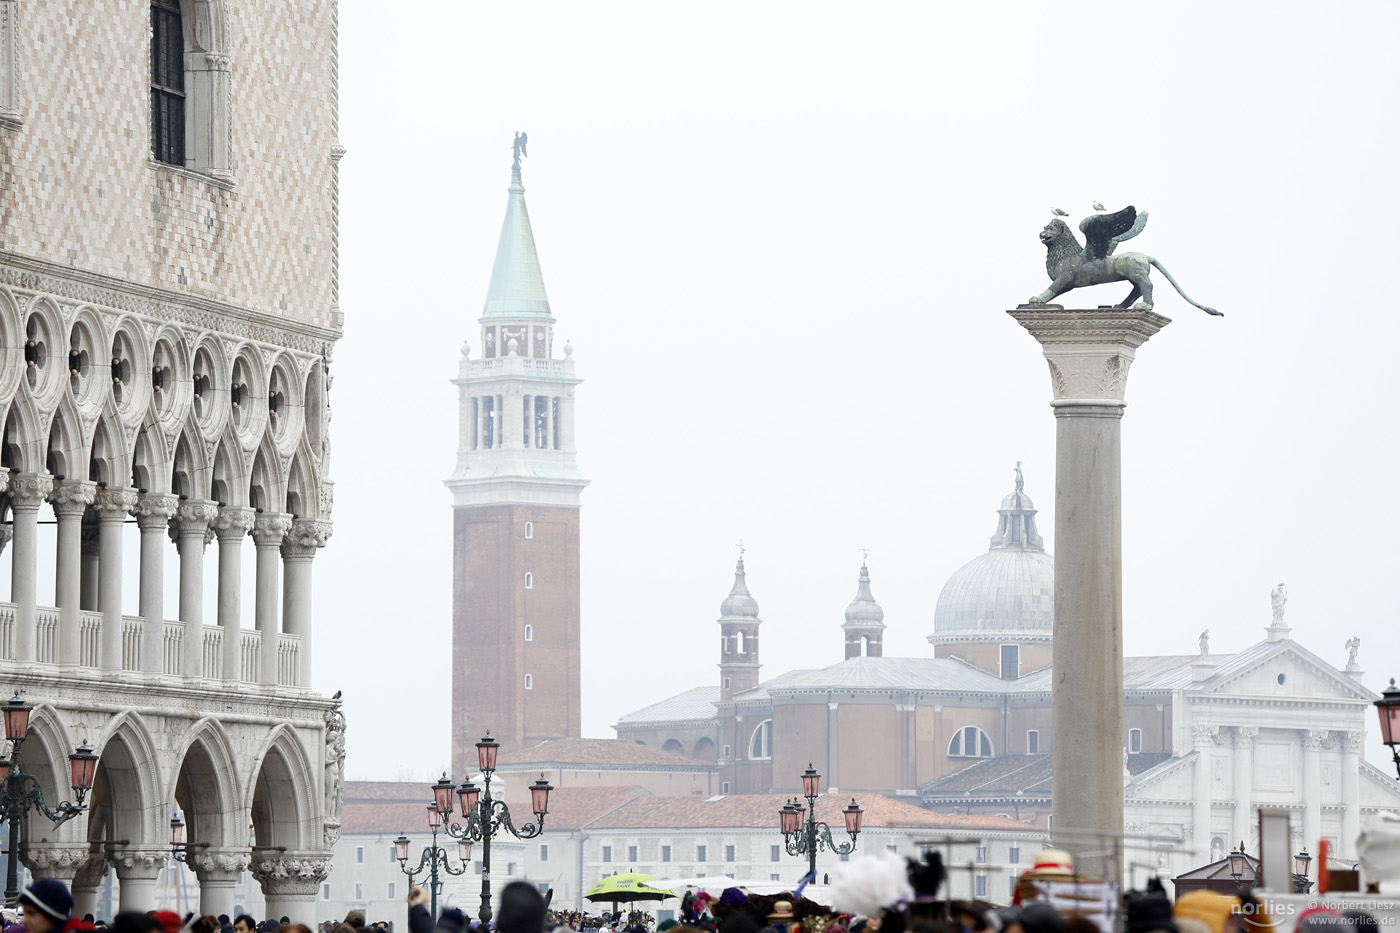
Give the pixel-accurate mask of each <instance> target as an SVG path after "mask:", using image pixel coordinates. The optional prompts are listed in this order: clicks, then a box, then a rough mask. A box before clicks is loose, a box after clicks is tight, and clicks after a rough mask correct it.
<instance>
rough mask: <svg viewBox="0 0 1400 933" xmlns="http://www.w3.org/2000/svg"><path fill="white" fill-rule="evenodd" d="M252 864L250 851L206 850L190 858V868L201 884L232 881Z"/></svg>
mask: <svg viewBox="0 0 1400 933" xmlns="http://www.w3.org/2000/svg"><path fill="white" fill-rule="evenodd" d="M251 862H252V853H251V852H250V851H249V850H248V849H205V850H204V851H203V852H200V853H199V854H197V855H193V856H191V857H190V867H191V868H193V869H194V873H195V874H196V875H197V876H198V877H199V880H200V881H201V882H203V881H208V880H214V881H220V880H222V881H232V880H233V879H234V878H236V877H238V875H239V873H241V872H242V871H243V870H244V869H245V868H247V867H248V865H249V864H250V863H251Z"/></svg>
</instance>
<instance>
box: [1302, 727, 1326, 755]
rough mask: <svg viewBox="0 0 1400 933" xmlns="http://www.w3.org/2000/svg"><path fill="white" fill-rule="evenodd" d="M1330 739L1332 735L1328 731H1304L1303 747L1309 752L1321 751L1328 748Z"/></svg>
mask: <svg viewBox="0 0 1400 933" xmlns="http://www.w3.org/2000/svg"><path fill="white" fill-rule="evenodd" d="M1330 737H1331V733H1329V732H1328V731H1327V730H1326V729H1304V730H1303V747H1304V748H1306V749H1308V750H1309V751H1321V750H1322V749H1323V748H1325V747H1326V746H1327V744H1328V739H1329V738H1330Z"/></svg>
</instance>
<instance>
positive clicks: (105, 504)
mask: <svg viewBox="0 0 1400 933" xmlns="http://www.w3.org/2000/svg"><path fill="white" fill-rule="evenodd" d="M140 499H141V496H140V494H139V493H137V492H136V490H135V489H131V488H128V487H124V486H116V487H112V486H108V487H107V488H105V489H99V490H98V491H97V501H95V502H93V504H92V508H93V511H95V512H96V513H97V520H98V521H99V522H112V523H119V522H124V521H126V517H127V516H128V515H130V514H131V511H132V510H133V509H135V508H136V503H137V502H139V501H140Z"/></svg>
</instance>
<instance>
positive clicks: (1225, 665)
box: [1187, 640, 1376, 703]
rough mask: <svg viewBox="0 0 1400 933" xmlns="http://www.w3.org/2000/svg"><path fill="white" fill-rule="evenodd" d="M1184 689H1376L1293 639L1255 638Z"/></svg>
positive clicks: (1268, 694)
mask: <svg viewBox="0 0 1400 933" xmlns="http://www.w3.org/2000/svg"><path fill="white" fill-rule="evenodd" d="M1187 692H1188V693H1189V694H1192V695H1195V696H1210V697H1221V698H1226V697H1239V698H1241V699H1272V698H1279V699H1288V700H1350V701H1363V702H1367V703H1369V702H1371V701H1372V700H1374V699H1375V698H1376V695H1375V694H1374V693H1372V692H1371V691H1370V690H1368V689H1366V687H1365V686H1363V685H1362V684H1361V683H1360V682H1359V681H1357V680H1353V679H1352V678H1351V677H1348V676H1347V675H1345V674H1343V673H1341V672H1340V671H1338V670H1337V669H1336V668H1335V667H1333V666H1332V665H1330V664H1328V663H1327V662H1326V661H1324V660H1322V659H1321V658H1319V657H1318V656H1317V655H1315V654H1313V653H1312V652H1311V651H1308V650H1307V649H1306V648H1304V647H1302V646H1301V645H1299V644H1298V643H1297V642H1293V641H1287V640H1285V641H1280V642H1260V643H1259V644H1257V645H1254V646H1253V647H1251V648H1248V649H1246V650H1244V651H1242V652H1240V653H1239V654H1235V655H1231V656H1230V657H1229V658H1228V659H1226V660H1223V661H1222V662H1221V664H1220V667H1219V669H1218V670H1217V671H1216V673H1215V676H1214V677H1212V678H1210V679H1209V680H1207V681H1205V682H1203V683H1201V684H1199V685H1193V686H1192V687H1189V688H1187Z"/></svg>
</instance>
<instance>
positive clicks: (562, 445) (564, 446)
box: [559, 386, 574, 450]
mask: <svg viewBox="0 0 1400 933" xmlns="http://www.w3.org/2000/svg"><path fill="white" fill-rule="evenodd" d="M559 418H560V419H561V420H562V422H563V424H562V426H561V427H560V429H559V449H560V450H573V449H574V387H573V386H569V387H568V388H567V389H565V390H564V394H563V395H562V396H560V397H559Z"/></svg>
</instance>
